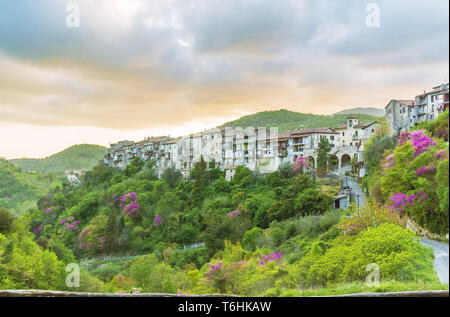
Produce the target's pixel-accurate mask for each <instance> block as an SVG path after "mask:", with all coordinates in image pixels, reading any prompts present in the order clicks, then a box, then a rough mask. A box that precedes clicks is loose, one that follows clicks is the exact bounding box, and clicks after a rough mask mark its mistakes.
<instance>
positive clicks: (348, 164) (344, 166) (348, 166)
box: [341, 154, 352, 172]
mask: <svg viewBox="0 0 450 317" xmlns="http://www.w3.org/2000/svg"><path fill="white" fill-rule="evenodd" d="M351 170H352V157H351V156H350V155H348V154H344V155H342V156H341V172H347V171H351Z"/></svg>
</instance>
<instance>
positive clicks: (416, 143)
mask: <svg viewBox="0 0 450 317" xmlns="http://www.w3.org/2000/svg"><path fill="white" fill-rule="evenodd" d="M406 142H411V144H412V146H413V147H414V157H417V156H419V155H420V154H421V153H424V152H426V151H429V150H430V147H431V146H433V145H436V141H435V140H433V139H432V138H431V137H430V136H428V135H426V134H425V132H424V131H422V130H417V131H412V132H410V131H407V132H402V133H401V134H400V136H399V145H400V146H402V145H403V144H405V143H406Z"/></svg>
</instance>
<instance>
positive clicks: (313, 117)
mask: <svg viewBox="0 0 450 317" xmlns="http://www.w3.org/2000/svg"><path fill="white" fill-rule="evenodd" d="M356 115H357V116H358V117H359V120H360V122H362V123H368V122H372V121H375V120H379V119H380V118H379V117H375V116H372V115H368V114H356ZM348 116H349V114H334V115H317V114H312V113H300V112H293V111H289V110H284V109H283V110H276V111H263V112H258V113H255V114H252V115H248V116H244V117H242V118H240V119H237V120H234V121H231V122H227V123H225V124H223V125H222V126H220V127H221V128H222V127H242V128H246V127H255V128H257V127H267V128H269V127H278V131H279V132H283V131H287V130H292V129H295V128H300V127H302V126H303V128H305V129H315V128H323V127H331V128H336V127H338V126H340V125H342V124H344V123H345V122H346V121H345V119H346V118H347V117H348Z"/></svg>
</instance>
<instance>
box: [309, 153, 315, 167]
mask: <svg viewBox="0 0 450 317" xmlns="http://www.w3.org/2000/svg"><path fill="white" fill-rule="evenodd" d="M308 159H309V168H316V161H315V160H314V157H312V156H308Z"/></svg>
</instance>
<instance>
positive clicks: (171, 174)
mask: <svg viewBox="0 0 450 317" xmlns="http://www.w3.org/2000/svg"><path fill="white" fill-rule="evenodd" d="M161 178H162V179H164V180H165V181H166V182H167V184H169V186H170V188H175V187H176V186H177V185H178V182H179V181H180V180H181V179H182V178H183V175H182V174H181V172H180V171H179V170H177V169H176V168H175V167H168V168H166V169H165V170H164V172H163V173H162V175H161Z"/></svg>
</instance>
